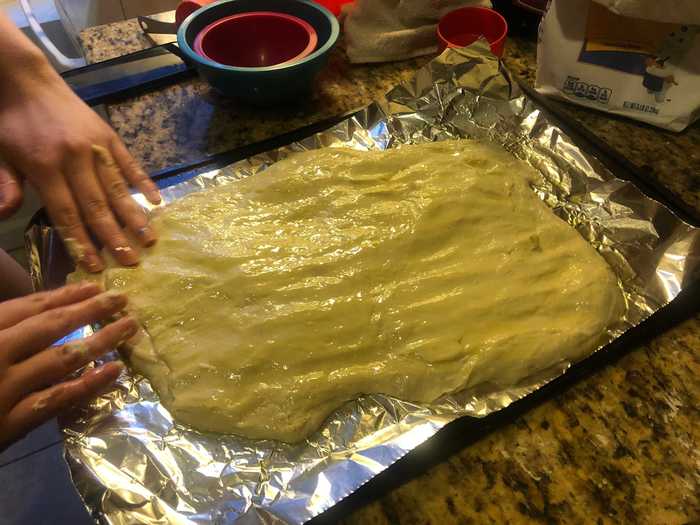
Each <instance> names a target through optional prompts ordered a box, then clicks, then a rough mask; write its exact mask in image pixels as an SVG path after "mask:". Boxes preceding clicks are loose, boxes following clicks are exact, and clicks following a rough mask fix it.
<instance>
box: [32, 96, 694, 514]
mask: <svg viewBox="0 0 700 525" xmlns="http://www.w3.org/2000/svg"><path fill="white" fill-rule="evenodd" d="M521 87H522V88H523V90H524V91H525V92H526V93H527V95H528V96H529V97H530V98H531V99H533V100H534V101H535V102H536V105H537V106H538V107H539V108H540V109H541V110H542V111H543V112H544V113H546V114H547V115H548V117H549V118H550V119H551V120H552V121H553V122H554V123H556V124H557V125H559V126H560V128H561V129H562V130H563V131H564V132H565V133H567V134H568V135H569V136H570V137H571V138H572V139H573V140H574V141H575V142H576V144H577V145H578V146H579V147H580V148H581V149H582V150H584V151H586V152H587V153H590V154H592V155H594V156H595V157H597V158H598V159H599V160H600V161H601V162H602V163H603V164H604V165H605V166H606V167H607V168H608V169H609V170H610V171H611V172H612V173H613V174H614V175H615V176H616V177H618V178H620V179H623V180H628V181H630V182H632V183H633V184H635V185H636V186H637V187H638V188H639V189H640V190H642V191H643V192H644V193H645V194H646V195H647V196H649V197H651V198H652V199H654V200H656V201H658V202H660V203H661V204H663V205H665V206H666V207H668V208H669V209H670V210H671V211H672V212H674V213H675V214H676V215H677V216H678V217H680V218H681V219H683V220H684V221H685V222H687V223H689V224H690V225H692V226H695V227H700V214H698V212H697V211H696V210H695V209H693V208H691V207H690V206H688V205H687V204H685V203H684V202H683V201H681V200H680V199H679V198H678V197H677V196H676V195H675V194H673V193H672V192H670V191H669V190H668V189H667V188H665V187H663V186H662V185H660V184H658V183H657V182H655V181H652V180H650V179H648V178H647V177H645V176H644V173H643V172H641V170H639V169H638V168H637V167H636V166H635V165H634V164H632V163H631V162H630V161H629V160H627V159H626V158H625V157H624V156H622V155H620V154H619V153H618V152H617V151H615V150H613V149H612V148H610V147H609V146H607V145H606V144H604V143H602V141H600V140H599V139H597V138H596V137H595V136H594V135H593V134H591V133H590V132H588V131H586V130H585V129H583V127H582V126H580V125H578V124H577V123H576V122H574V121H572V120H571V119H569V118H567V117H566V115H564V114H563V113H561V112H560V111H557V110H556V108H555V107H554V106H553V105H551V104H550V103H549V101H547V99H545V98H543V97H542V96H540V95H539V94H537V93H536V92H534V91H533V90H532V89H531V88H529V87H528V86H525V85H522V86H521ZM353 115H354V113H350V114H347V115H341V116H338V117H335V118H332V119H328V120H324V121H321V122H318V123H316V124H312V125H310V126H306V127H304V128H300V129H298V130H295V131H292V132H290V133H285V134H283V135H279V136H276V137H273V138H270V139H267V140H263V141H260V142H256V143H252V144H249V145H246V146H243V147H239V148H235V149H232V150H229V151H226V152H223V153H219V154H215V155H211V156H208V157H206V158H203V159H202V160H200V161H196V162H193V163H189V164H183V165H180V166H175V167H172V168H168V169H165V170H161V171H159V172H156V173H153V174H152V176H153V178H154V179H155V180H156V181H157V183H158V185H159V186H160V187H167V186H171V185H173V184H176V183H178V182H180V181H183V180H187V179H189V178H191V177H193V176H195V175H197V174H198V173H202V172H204V171H208V170H212V169H216V168H222V167H224V166H227V165H229V164H231V163H233V162H236V161H239V160H242V159H245V158H247V157H250V156H253V155H256V154H259V153H263V152H265V151H268V150H272V149H276V148H279V147H282V146H285V145H287V144H290V143H292V142H295V141H299V140H302V139H304V138H307V137H309V136H311V135H313V134H315V133H318V132H320V131H323V130H325V129H327V128H330V127H332V126H334V125H336V124H338V123H340V122H342V121H343V120H345V119H347V118H351V117H352V116H353ZM30 225H48V222H47V219H46V216H45V215H44V214H43V212H39V213H38V214H37V215H35V217H34V218H33V219H32V222H31V223H30ZM55 249H57V250H61V247H55ZM56 253H59V252H56ZM56 269H57V272H55V274H54V275H53V277H54V278H56V279H57V280H60V273H63V277H64V278H65V273H64V272H67V271H70V268H66V267H65V266H64V267H63V268H60V267H59V268H56ZM698 297H700V267H696V268H694V273H693V275H692V278H691V279H690V280H689V282H688V283H686V284H685V287H684V289H683V290H682V291H681V293H680V294H679V295H678V296H677V297H676V298H675V299H674V300H673V301H672V302H671V303H669V304H668V305H666V306H665V307H663V308H661V309H659V310H658V311H657V312H655V313H654V314H653V315H651V316H650V317H649V318H647V319H646V320H645V321H643V322H642V323H640V324H639V325H638V326H636V327H634V328H632V329H630V330H628V331H627V332H626V333H625V334H623V335H622V336H620V337H618V338H617V339H615V340H614V341H613V342H611V343H610V344H608V345H606V346H605V347H604V348H602V349H601V350H599V351H598V352H595V353H594V354H593V355H591V356H590V357H588V358H586V359H585V360H583V361H581V362H579V363H577V364H575V365H573V366H572V367H570V368H569V370H568V371H567V372H566V373H564V374H563V375H561V376H559V377H558V378H557V379H555V380H553V381H551V382H550V383H548V384H547V385H545V386H543V387H542V388H539V389H538V390H536V391H535V392H533V393H532V394H530V395H528V396H526V397H525V398H523V399H521V400H520V401H517V402H514V403H512V404H511V405H509V406H508V407H506V408H504V409H501V410H499V411H497V412H494V413H492V414H490V415H488V416H486V417H484V418H470V417H463V418H460V419H457V420H455V421H454V422H452V423H450V424H448V425H446V426H445V427H444V428H443V429H442V430H440V431H439V432H438V433H437V434H436V435H435V436H433V437H432V438H431V439H430V440H428V441H427V442H426V443H424V444H423V445H420V446H419V447H417V448H416V449H414V450H412V451H411V452H410V453H409V454H407V455H406V456H405V457H404V458H402V459H401V460H399V461H398V462H396V463H395V464H394V465H392V466H391V467H390V468H388V469H387V470H385V471H383V472H382V473H380V474H379V475H377V476H375V477H374V478H373V479H372V480H370V481H369V482H368V483H367V484H365V485H363V486H362V487H360V488H359V489H358V490H357V491H355V492H354V493H352V494H351V495H350V496H348V497H347V498H345V499H344V500H342V501H341V502H339V503H337V504H336V505H334V506H333V507H332V508H331V509H329V510H328V511H326V512H324V513H323V514H321V515H319V516H317V517H316V518H314V519H312V520H311V521H310V522H309V523H310V524H313V525H323V524H331V523H335V522H336V521H337V520H339V519H340V518H342V517H344V516H347V515H348V514H349V513H351V512H352V511H353V510H355V509H357V508H359V507H361V506H363V505H365V504H367V503H369V502H371V501H373V500H376V499H377V498H380V497H381V496H382V495H384V494H386V493H387V492H389V491H391V490H393V489H395V488H396V487H398V486H400V485H402V484H404V483H406V482H407V481H409V480H411V479H412V478H414V477H416V476H418V475H419V474H421V473H423V472H424V471H425V470H426V469H428V468H430V467H432V466H434V465H437V464H439V463H441V462H442V461H444V460H445V459H447V458H448V457H449V456H451V455H453V454H455V453H456V452H458V451H459V450H461V449H463V448H465V447H467V446H469V445H470V444H472V443H474V442H476V441H478V440H480V439H482V438H483V437H485V436H487V435H488V434H490V433H491V432H493V431H495V430H497V429H499V428H501V427H502V426H504V425H506V424H508V423H510V422H512V421H513V420H515V419H516V418H517V417H519V416H521V415H523V414H524V413H526V412H527V411H529V410H530V409H532V408H534V407H536V406H539V405H540V404H542V403H543V402H545V401H547V400H549V399H551V398H552V397H553V396H556V395H559V394H561V393H562V392H564V391H566V390H567V389H569V388H570V387H571V386H573V385H575V384H576V383H578V382H579V381H581V380H583V379H585V378H587V377H590V376H591V375H592V374H594V373H596V372H597V371H599V370H600V369H602V368H603V367H605V366H607V365H609V364H611V363H614V362H616V361H617V360H619V359H620V358H622V357H623V356H625V355H626V354H628V353H630V352H631V351H633V350H635V349H637V348H638V347H639V346H641V345H643V344H645V343H648V342H649V341H651V340H652V339H653V338H654V337H656V336H658V335H660V334H661V333H663V332H664V331H666V330H668V329H669V328H671V327H673V326H674V325H676V324H678V323H680V322H682V321H684V320H686V319H689V318H691V317H692V316H693V315H694V314H695V313H697V312H698V311H700V301H698Z"/></svg>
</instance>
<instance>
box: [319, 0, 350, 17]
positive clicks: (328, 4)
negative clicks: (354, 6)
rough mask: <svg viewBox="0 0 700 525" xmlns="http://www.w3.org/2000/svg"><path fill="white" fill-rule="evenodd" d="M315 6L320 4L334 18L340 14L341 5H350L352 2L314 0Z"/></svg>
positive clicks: (343, 0) (345, 0)
mask: <svg viewBox="0 0 700 525" xmlns="http://www.w3.org/2000/svg"><path fill="white" fill-rule="evenodd" d="M314 1H315V2H316V3H317V4H321V5H322V6H323V7H325V8H326V9H328V10H329V11H330V12H331V13H333V14H334V15H335V16H338V15H339V14H340V11H341V9H342V8H343V5H345V4H348V3H350V2H351V1H352V0H314Z"/></svg>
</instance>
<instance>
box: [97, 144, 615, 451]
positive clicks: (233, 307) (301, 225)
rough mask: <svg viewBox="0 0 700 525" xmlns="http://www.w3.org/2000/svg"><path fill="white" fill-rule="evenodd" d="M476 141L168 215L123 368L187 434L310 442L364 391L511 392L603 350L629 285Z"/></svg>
mask: <svg viewBox="0 0 700 525" xmlns="http://www.w3.org/2000/svg"><path fill="white" fill-rule="evenodd" d="M533 177H535V173H534V171H532V170H531V168H529V167H528V166H526V165H525V164H524V163H522V162H520V161H518V160H515V159H514V158H513V157H512V156H510V155H509V154H508V153H506V152H505V151H504V150H502V149H500V148H498V147H495V146H491V145H485V144H480V143H476V142H471V141H454V142H440V143H433V144H427V145H419V146H405V147H402V148H400V149H395V150H389V151H386V152H357V151H352V150H347V149H333V148H329V149H322V150H316V151H310V152H306V153H301V154H298V155H294V156H292V157H290V158H289V159H287V160H284V161H281V162H279V163H277V164H275V165H273V166H272V167H270V168H269V169H268V170H267V171H265V172H264V173H262V174H259V175H255V176H252V177H249V178H247V179H244V180H241V181H239V182H235V183H231V184H229V185H226V186H221V187H216V188H213V189H209V190H205V191H202V192H200V193H197V194H194V195H191V196H189V197H186V198H184V199H182V200H180V201H178V202H175V203H173V204H171V205H169V206H167V207H166V208H164V209H163V210H161V212H160V213H159V214H158V215H157V216H156V217H155V218H154V221H153V222H154V226H155V228H156V229H157V230H158V232H159V234H160V241H159V242H158V244H157V245H156V246H155V247H154V248H153V249H151V250H150V251H148V252H147V253H145V255H144V256H143V260H142V263H141V265H140V266H139V267H137V268H130V269H128V268H118V267H115V266H114V265H112V266H111V267H110V268H109V269H108V270H106V271H105V272H104V273H103V278H104V284H105V287H106V288H107V289H117V290H120V291H123V292H126V293H127V294H128V295H129V298H130V309H131V311H132V313H133V314H134V315H135V316H136V317H137V319H138V320H139V321H140V323H141V324H142V326H143V327H144V329H145V331H146V332H147V334H148V336H147V337H145V338H144V339H142V341H141V342H140V343H139V344H138V345H137V346H136V347H135V349H134V350H133V352H132V353H131V355H130V358H129V359H130V363H131V365H132V366H133V367H134V368H135V369H136V370H137V371H138V372H140V373H142V374H143V375H145V376H146V377H147V378H149V379H150V381H151V383H152V384H153V386H154V387H155V389H156V390H157V392H158V393H159V395H160V398H161V401H162V402H163V404H164V405H165V406H166V407H167V408H168V409H169V410H170V411H171V413H172V414H173V416H174V417H175V418H176V419H177V420H179V421H180V422H181V423H184V424H187V425H191V426H192V427H194V428H197V429H200V430H204V431H216V432H223V433H234V434H239V435H242V436H247V437H250V438H270V439H278V440H283V441H289V442H294V441H298V440H300V439H302V438H304V437H306V436H308V435H309V434H310V433H312V432H313V431H315V430H316V429H318V428H319V426H320V425H321V423H322V422H323V420H324V419H325V418H326V417H327V416H328V415H329V414H330V413H331V412H332V411H333V410H335V409H336V408H338V407H340V406H341V405H342V404H343V403H345V402H347V401H349V400H352V399H355V398H357V397H358V396H360V395H362V394H368V393H382V394H389V395H392V396H395V397H398V398H401V399H404V400H408V401H415V402H429V401H433V400H435V399H437V398H438V397H440V396H441V395H443V394H446V393H450V392H454V391H458V390H461V389H463V388H465V387H470V386H473V385H477V384H480V383H484V382H489V383H492V384H493V385H495V386H496V387H498V386H509V385H512V384H514V383H516V382H517V381H518V380H520V379H522V378H524V377H526V376H527V375H528V374H531V373H534V372H536V371H539V370H542V369H544V368H546V367H548V366H550V365H553V364H555V363H557V362H559V361H562V360H576V359H579V358H581V357H583V356H585V355H586V354H587V353H589V352H590V351H591V350H593V349H594V347H596V345H598V344H599V341H600V335H601V334H602V332H603V331H604V330H605V328H606V327H607V326H608V325H610V324H611V323H613V322H615V321H616V320H617V319H618V318H619V317H620V315H621V313H622V309H623V305H624V301H623V298H622V295H621V292H620V289H619V286H618V284H617V280H616V277H615V276H614V275H613V273H612V271H611V270H610V268H609V267H608V266H607V264H606V263H605V261H604V260H603V259H602V258H601V257H600V255H599V254H598V253H597V252H596V251H595V250H594V249H593V248H592V247H591V246H590V245H589V244H588V243H587V242H586V241H584V240H583V239H582V238H581V237H580V236H579V234H578V233H577V232H576V231H575V230H574V229H572V228H571V227H570V226H569V225H568V224H566V223H565V222H564V221H562V220H560V219H559V218H557V217H556V216H555V215H554V214H553V213H552V211H551V210H550V209H549V208H548V207H547V206H546V205H545V204H544V203H543V202H542V201H541V200H540V199H539V198H538V197H537V196H536V195H535V194H534V192H533V191H532V190H531V188H530V186H529V182H530V181H531V179H532V178H533Z"/></svg>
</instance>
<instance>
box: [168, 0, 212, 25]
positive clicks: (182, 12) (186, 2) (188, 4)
mask: <svg viewBox="0 0 700 525" xmlns="http://www.w3.org/2000/svg"><path fill="white" fill-rule="evenodd" d="M212 2H214V0H183V1H182V2H180V3H179V4H178V5H177V8H176V9H175V23H176V24H177V27H180V24H182V22H183V21H184V20H185V18H187V17H188V16H190V15H191V14H192V13H194V12H195V11H196V10H197V9H199V8H200V7H204V6H205V5H209V4H211V3H212Z"/></svg>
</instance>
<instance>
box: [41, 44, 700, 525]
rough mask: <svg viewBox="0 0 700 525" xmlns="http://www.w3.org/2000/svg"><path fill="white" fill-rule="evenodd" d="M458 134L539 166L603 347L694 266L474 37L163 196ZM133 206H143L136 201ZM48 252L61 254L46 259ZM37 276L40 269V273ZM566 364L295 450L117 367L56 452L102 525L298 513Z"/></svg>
mask: <svg viewBox="0 0 700 525" xmlns="http://www.w3.org/2000/svg"><path fill="white" fill-rule="evenodd" d="M455 137H469V138H476V139H483V140H491V141H495V142H497V143H500V144H502V145H503V147H505V148H506V149H507V150H509V151H510V152H512V153H513V154H514V155H515V156H517V157H519V158H521V159H523V160H525V161H527V162H528V163H530V164H531V165H532V166H533V167H535V168H536V169H537V170H539V172H540V173H541V174H542V176H543V178H542V182H541V183H540V184H538V185H537V186H536V187H534V191H536V192H537V194H538V195H539V196H540V197H541V198H542V199H543V200H544V201H545V202H546V203H547V204H548V205H550V206H551V207H552V209H553V210H554V212H555V213H556V214H557V215H558V216H560V217H561V218H562V219H564V220H566V221H568V222H569V223H570V224H571V225H572V227H574V228H576V229H577V230H578V231H579V232H580V233H581V235H582V236H583V237H584V238H585V239H587V240H588V241H589V242H590V243H591V244H592V245H593V246H595V247H596V249H597V250H598V251H599V252H600V253H601V255H602V256H603V257H605V259H606V260H607V261H608V263H609V264H610V266H611V267H612V268H613V269H614V271H615V272H616V274H617V275H618V277H619V281H620V284H621V286H622V288H623V290H624V294H625V296H626V299H627V311H626V314H625V316H624V318H623V319H622V320H621V321H620V323H619V324H618V325H616V326H614V327H612V328H611V329H610V330H609V331H608V332H607V333H606V334H604V337H605V341H606V342H610V341H612V340H613V339H615V338H616V337H618V336H620V335H621V334H622V333H623V332H624V331H626V330H628V329H630V328H632V327H634V326H635V325H637V324H638V323H639V322H640V321H642V320H643V319H645V318H646V317H648V316H649V315H651V314H652V313H653V312H655V311H656V310H658V309H659V308H661V307H662V306H663V305H665V304H667V303H668V302H669V301H672V300H673V299H674V298H675V297H676V296H677V295H678V294H679V292H680V291H681V289H682V288H683V287H684V286H687V285H688V284H689V282H690V280H691V279H693V278H697V277H698V275H697V273H698V272H697V271H696V270H697V269H698V263H699V262H700V233H699V232H698V229H696V228H693V227H691V226H689V225H688V224H685V223H684V222H682V221H681V220H679V219H678V218H677V217H676V216H675V215H674V214H673V213H672V212H670V211H669V210H668V209H667V208H665V207H664V206H662V205H660V204H659V203H657V202H655V201H653V200H652V199H650V198H648V197H646V196H645V195H644V194H642V193H641V192H640V191H639V190H638V189H637V188H635V186H634V185H632V184H631V183H629V182H625V181H623V180H620V179H617V178H615V177H614V176H613V175H612V174H611V173H610V172H609V171H608V170H607V169H606V168H605V167H604V166H603V165H602V164H601V163H600V162H598V161H597V160H596V159H595V158H593V157H592V156H590V155H588V154H586V153H584V152H583V151H581V149H579V148H578V147H577V146H576V144H575V143H573V142H572V140H571V139H570V138H569V137H567V136H566V134H564V133H563V132H562V131H561V130H560V129H559V128H557V126H555V125H553V124H552V123H551V122H550V121H549V120H548V119H547V117H546V116H545V115H543V114H541V112H540V111H539V110H538V109H537V107H536V106H535V105H534V104H533V103H532V102H531V101H530V100H529V99H528V98H526V97H525V96H524V95H523V94H522V93H521V92H520V90H519V88H518V87H517V85H516V84H515V83H514V82H512V81H511V80H510V79H509V76H508V74H507V72H506V71H505V70H504V69H503V68H502V67H499V63H498V61H497V60H496V59H495V58H494V57H493V56H492V55H491V54H490V53H489V51H488V47H487V46H486V45H485V44H484V43H483V42H477V43H476V44H474V45H473V46H471V47H469V48H466V49H462V50H448V51H446V52H445V53H443V54H442V55H441V56H439V57H438V58H436V59H435V60H433V61H432V62H431V63H429V64H428V65H427V66H426V67H425V68H423V69H422V70H420V71H419V72H418V73H417V74H416V76H415V78H414V79H413V81H412V82H411V83H409V84H406V85H402V86H398V87H396V88H395V89H394V90H393V91H391V92H390V93H389V94H388V95H387V97H386V100H385V101H382V102H381V103H376V104H373V105H371V106H369V107H368V108H366V109H365V110H364V111H362V112H360V113H359V114H358V115H357V116H355V117H353V118H350V119H348V120H346V121H344V122H342V123H341V124H339V125H337V126H335V127H334V128H332V129H329V130H327V131H325V132H323V133H319V134H317V135H314V136H312V137H309V138H308V139H306V140H303V141H301V142H298V143H294V144H291V145H289V146H287V147H284V148H281V149H278V150H275V151H269V152H267V153H265V154H262V155H258V156H255V157H252V158H249V159H247V160H244V161H241V162H238V163H236V164H233V165H231V166H228V167H226V168H224V169H220V170H215V171H211V172H208V173H203V174H198V175H196V176H193V177H192V178H190V179H189V180H187V181H186V182H180V183H178V184H176V185H173V186H171V187H168V188H166V189H165V190H164V191H163V195H164V199H165V201H166V202H172V201H173V200H175V199H178V198H181V197H182V196H184V195H186V194H188V193H191V192H194V191H199V190H201V189H202V188H206V187H209V186H211V185H217V184H230V183H232V182H234V181H235V180H237V179H240V178H242V177H247V176H252V175H256V174H258V173H260V172H261V171H263V170H264V169H265V168H267V167H268V166H269V165H270V164H272V163H274V162H276V161H278V160H280V159H282V158H284V157H285V156H287V155H289V154H290V153H292V152H295V151H300V150H307V149H313V148H320V147H328V146H330V147H334V146H346V147H347V146H349V147H352V148H356V149H363V150H368V149H375V148H379V149H384V148H390V147H395V146H397V145H399V144H405V143H417V142H425V141H435V140H444V139H451V138H455ZM137 199H138V200H139V202H141V203H142V204H143V205H144V206H146V202H145V200H144V199H142V198H141V197H140V196H137ZM28 239H29V246H30V248H31V250H32V261H33V265H34V268H33V273H34V278H35V281H36V283H37V284H38V285H43V284H46V281H47V279H49V278H52V276H51V275H50V274H47V272H53V273H59V274H60V273H61V272H60V270H57V268H58V266H60V264H59V263H58V262H57V259H58V260H61V257H60V256H56V246H55V245H56V243H55V242H54V241H55V233H54V232H53V230H51V229H50V228H47V227H41V226H34V227H33V228H31V229H30V231H29V232H28ZM59 255H60V254H59ZM49 280H50V279H49ZM569 365H570V364H569V363H561V364H559V365H556V366H554V367H552V368H550V369H548V370H542V371H540V372H539V373H538V374H537V375H535V376H533V377H529V378H526V379H524V380H522V381H521V382H520V383H519V384H515V385H511V387H510V388H508V389H506V390H497V389H494V388H493V387H492V386H490V385H481V386H480V387H479V388H477V389H472V390H469V391H464V392H461V393H459V394H457V395H451V396H448V397H446V398H444V399H441V400H439V401H438V402H436V403H433V404H430V405H417V404H413V403H407V402H403V401H400V400H397V399H393V398H390V397H387V396H382V395H372V396H366V397H363V398H361V399H358V400H356V401H354V402H351V403H348V404H347V405H346V406H344V407H343V408H342V409H340V410H338V411H337V412H336V413H335V414H334V415H333V416H332V417H330V418H329V419H328V420H327V422H326V423H325V424H324V426H323V428H322V429H321V430H320V431H319V432H317V433H316V434H315V435H313V436H312V437H311V438H310V439H308V440H306V441H304V442H303V443H300V444H297V445H288V444H280V443H276V442H270V441H251V440H246V439H242V438H237V437H231V436H223V435H213V434H202V433H199V432H195V431H193V430H190V429H188V428H185V427H183V426H180V425H178V424H177V423H175V422H174V421H173V420H172V418H171V416H170V414H169V413H168V411H167V410H166V409H165V408H164V407H163V406H162V405H161V404H160V403H159V401H158V397H157V395H156V394H155V393H154V391H153V390H152V388H151V386H150V385H149V383H148V381H146V380H145V379H143V378H141V377H133V376H131V375H129V374H126V373H125V374H123V376H122V377H121V378H120V380H119V386H118V389H117V390H116V391H115V392H112V393H110V394H107V395H104V396H102V397H101V398H99V399H98V400H96V401H95V402H93V403H92V404H91V405H90V406H88V407H84V408H82V409H80V410H78V411H77V413H75V414H72V415H71V416H70V417H68V418H67V419H66V420H65V421H64V427H63V429H64V432H65V435H66V457H67V459H68V461H69V464H70V466H71V470H72V474H73V480H74V483H75V485H76V487H77V488H78V491H79V492H80V494H81V495H82V497H83V499H84V501H85V504H86V506H87V507H88V509H89V510H90V511H91V512H92V513H93V515H94V516H95V517H97V518H98V519H99V520H100V521H101V522H103V523H109V524H115V525H116V524H124V525H126V524H128V525H133V524H137V523H143V524H155V523H169V524H186V523H188V524H189V523H219V524H223V523H236V524H272V523H274V524H283V523H284V524H297V523H303V522H305V521H307V520H309V519H310V518H312V517H314V516H316V515H318V514H320V513H321V512H323V511H324V510H326V509H328V508H329V507H331V506H332V505H334V504H335V503H337V502H338V501H339V500H341V499H342V498H344V497H346V496H347V495H349V494H350V493H352V492H353V491H355V490H356V489H357V488H358V487H360V486H361V485H363V484H364V483H366V482H367V481H368V480H370V479H371V478H372V477H373V476H376V475H377V474H378V473H380V472H381V471H383V470H384V469H386V468H388V467H389V466H390V465H391V464H392V463H394V462H395V461H397V460H398V459H399V458H401V457H402V456H404V455H405V454H407V453H408V452H410V451H411V450H412V449H414V448H415V447H417V446H418V445H419V444H421V443H423V442H424V441H425V440H427V439H430V437H431V436H433V435H434V434H435V433H436V432H437V431H438V430H439V429H440V428H442V427H443V426H444V425H446V424H447V423H449V422H450V421H452V420H454V419H456V418H458V417H462V416H476V417H481V416H485V415H487V414H489V413H491V412H493V411H496V410H499V409H501V408H503V407H506V406H508V405H509V404H510V403H512V402H513V401H515V400H517V399H520V398H521V397H523V396H525V395H527V394H528V393H530V392H532V391H534V390H535V389H537V388H539V387H541V386H542V385H544V384H545V383H546V382H548V381H550V380H552V379H553V378H555V377H557V376H559V375H561V374H562V373H564V371H565V370H566V368H567V367H568V366H569Z"/></svg>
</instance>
